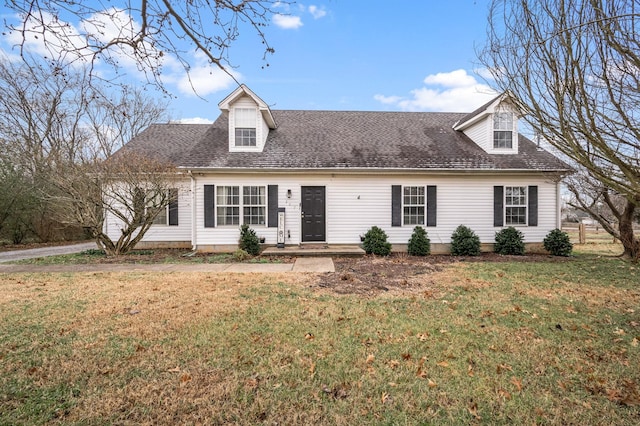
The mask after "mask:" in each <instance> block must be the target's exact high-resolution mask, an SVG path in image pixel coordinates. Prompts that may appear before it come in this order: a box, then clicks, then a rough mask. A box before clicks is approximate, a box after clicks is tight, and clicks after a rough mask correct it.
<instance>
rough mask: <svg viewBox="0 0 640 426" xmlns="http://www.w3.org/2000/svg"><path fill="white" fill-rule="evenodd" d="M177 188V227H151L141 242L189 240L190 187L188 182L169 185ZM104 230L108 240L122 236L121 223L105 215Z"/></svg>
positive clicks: (190, 220) (109, 215) (190, 222)
mask: <svg viewBox="0 0 640 426" xmlns="http://www.w3.org/2000/svg"><path fill="white" fill-rule="evenodd" d="M171 187H173V188H178V226H169V225H152V226H151V228H149V230H148V231H147V233H146V234H145V236H144V238H143V241H156V242H159V241H162V242H178V241H190V240H191V224H192V219H191V187H190V183H189V181H188V180H183V181H180V182H176V183H175V185H171ZM105 230H106V233H107V235H108V236H109V238H111V239H112V240H117V239H118V238H119V237H120V235H122V231H121V230H122V222H121V221H120V220H119V219H118V218H116V217H115V216H113V215H112V214H107V216H106V218H105Z"/></svg>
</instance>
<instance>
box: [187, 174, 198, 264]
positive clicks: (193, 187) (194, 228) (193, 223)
mask: <svg viewBox="0 0 640 426" xmlns="http://www.w3.org/2000/svg"><path fill="white" fill-rule="evenodd" d="M188 173H189V177H190V178H191V250H193V251H194V252H195V251H197V250H198V244H197V241H198V240H197V238H198V226H197V223H196V199H197V197H196V178H195V176H193V173H192V172H191V170H189V172H188Z"/></svg>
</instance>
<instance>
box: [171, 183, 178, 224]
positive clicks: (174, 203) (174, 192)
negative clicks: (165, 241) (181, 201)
mask: <svg viewBox="0 0 640 426" xmlns="http://www.w3.org/2000/svg"><path fill="white" fill-rule="evenodd" d="M169 225H170V226H178V188H171V189H170V190H169Z"/></svg>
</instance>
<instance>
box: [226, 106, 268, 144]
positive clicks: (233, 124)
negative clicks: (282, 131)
mask: <svg viewBox="0 0 640 426" xmlns="http://www.w3.org/2000/svg"><path fill="white" fill-rule="evenodd" d="M249 111H250V112H249ZM231 113H232V116H231V117H230V121H229V151H230V152H260V151H262V147H261V142H260V138H261V129H260V128H259V126H260V125H261V120H260V117H259V114H260V113H259V111H258V108H256V107H250V106H237V107H234V108H232V109H231ZM236 129H254V131H255V145H237V144H236Z"/></svg>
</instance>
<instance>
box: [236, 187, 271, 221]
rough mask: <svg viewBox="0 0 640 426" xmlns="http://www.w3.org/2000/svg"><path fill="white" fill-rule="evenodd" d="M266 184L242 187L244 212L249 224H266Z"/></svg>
mask: <svg viewBox="0 0 640 426" xmlns="http://www.w3.org/2000/svg"><path fill="white" fill-rule="evenodd" d="M265 192H266V191H265V187H264V186H245V187H243V188H242V204H243V209H242V214H243V219H244V223H245V224H247V225H264V224H265V219H266V210H267V203H266V194H265Z"/></svg>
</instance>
